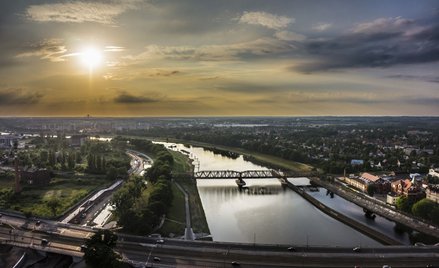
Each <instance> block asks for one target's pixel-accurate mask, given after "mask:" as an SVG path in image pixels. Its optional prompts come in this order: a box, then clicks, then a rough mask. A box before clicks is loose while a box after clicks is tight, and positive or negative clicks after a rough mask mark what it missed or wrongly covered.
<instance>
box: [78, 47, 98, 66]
mask: <svg viewBox="0 0 439 268" xmlns="http://www.w3.org/2000/svg"><path fill="white" fill-rule="evenodd" d="M80 58H81V62H82V63H83V64H84V65H85V66H86V67H87V68H88V69H89V70H90V71H91V70H93V69H95V68H96V67H98V66H99V65H100V64H101V63H102V53H101V51H99V50H97V49H96V48H86V49H85V50H84V51H82V52H81V53H80Z"/></svg>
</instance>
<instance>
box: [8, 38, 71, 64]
mask: <svg viewBox="0 0 439 268" xmlns="http://www.w3.org/2000/svg"><path fill="white" fill-rule="evenodd" d="M25 50H26V51H25V52H23V53H20V54H18V55H17V56H16V57H18V58H24V57H39V58H40V59H47V60H50V61H52V62H59V61H64V59H63V56H64V53H66V52H67V49H66V47H65V45H64V43H63V41H62V40H60V39H49V40H44V41H41V42H39V43H36V44H32V45H30V46H28V47H27V48H25Z"/></svg>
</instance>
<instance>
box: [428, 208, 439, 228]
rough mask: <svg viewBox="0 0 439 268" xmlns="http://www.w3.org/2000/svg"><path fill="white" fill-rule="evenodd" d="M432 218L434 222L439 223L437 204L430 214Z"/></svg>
mask: <svg viewBox="0 0 439 268" xmlns="http://www.w3.org/2000/svg"><path fill="white" fill-rule="evenodd" d="M429 216H430V219H431V220H432V221H433V223H435V224H437V225H439V206H436V207H435V208H433V210H432V211H431V212H430V214H429Z"/></svg>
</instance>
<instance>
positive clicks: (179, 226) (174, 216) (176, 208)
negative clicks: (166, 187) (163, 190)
mask: <svg viewBox="0 0 439 268" xmlns="http://www.w3.org/2000/svg"><path fill="white" fill-rule="evenodd" d="M172 193H173V195H174V199H173V200H172V206H171V208H170V209H169V211H168V215H166V220H165V223H164V224H163V226H162V228H161V229H160V230H159V232H160V233H161V234H162V235H163V236H169V234H171V233H173V234H174V235H176V236H182V235H183V234H184V228H185V227H186V224H185V223H186V213H185V209H184V195H183V193H182V192H181V191H180V190H179V189H178V188H177V186H176V185H175V184H172Z"/></svg>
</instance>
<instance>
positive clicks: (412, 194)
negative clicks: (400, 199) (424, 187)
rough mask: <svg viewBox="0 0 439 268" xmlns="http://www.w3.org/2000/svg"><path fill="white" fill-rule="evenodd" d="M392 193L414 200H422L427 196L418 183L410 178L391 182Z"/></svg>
mask: <svg viewBox="0 0 439 268" xmlns="http://www.w3.org/2000/svg"><path fill="white" fill-rule="evenodd" d="M391 193H392V194H394V195H395V196H406V197H407V198H409V199H410V200H413V201H416V200H420V199H422V198H423V197H424V196H425V195H424V193H423V192H422V191H421V189H420V187H419V186H418V184H416V183H413V182H412V181H411V180H409V179H405V180H402V179H399V180H395V181H393V182H392V183H391Z"/></svg>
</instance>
